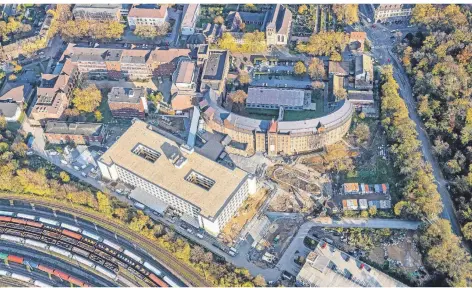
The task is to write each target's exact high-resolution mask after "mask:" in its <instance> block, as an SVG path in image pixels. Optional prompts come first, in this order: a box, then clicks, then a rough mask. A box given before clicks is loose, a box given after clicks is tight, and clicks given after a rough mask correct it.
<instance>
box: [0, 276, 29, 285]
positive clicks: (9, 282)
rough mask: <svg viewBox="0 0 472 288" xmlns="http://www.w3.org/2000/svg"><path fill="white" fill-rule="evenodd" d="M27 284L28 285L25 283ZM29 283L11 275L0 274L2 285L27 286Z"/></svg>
mask: <svg viewBox="0 0 472 288" xmlns="http://www.w3.org/2000/svg"><path fill="white" fill-rule="evenodd" d="M25 284H26V285H25ZM27 285H28V284H27V283H25V282H22V281H20V280H16V279H12V278H10V277H5V276H0V287H26V286H27Z"/></svg>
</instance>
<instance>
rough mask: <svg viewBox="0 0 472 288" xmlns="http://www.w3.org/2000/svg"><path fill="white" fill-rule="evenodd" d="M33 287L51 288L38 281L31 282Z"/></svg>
mask: <svg viewBox="0 0 472 288" xmlns="http://www.w3.org/2000/svg"><path fill="white" fill-rule="evenodd" d="M33 285H34V286H36V287H45V288H46V287H52V286H51V285H48V284H46V283H44V282H42V281H39V280H34V282H33Z"/></svg>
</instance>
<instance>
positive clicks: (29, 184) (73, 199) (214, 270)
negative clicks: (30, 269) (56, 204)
mask: <svg viewBox="0 0 472 288" xmlns="http://www.w3.org/2000/svg"><path fill="white" fill-rule="evenodd" d="M15 136H17V135H15V134H14V133H12V132H11V131H9V130H7V129H6V121H5V119H4V118H3V117H0V191H2V192H7V193H17V194H30V195H33V196H40V197H43V198H45V199H47V198H49V199H55V200H59V201H64V202H70V203H71V204H77V205H80V206H84V207H86V208H89V209H92V210H94V211H96V212H99V213H101V214H103V216H104V217H108V218H113V219H115V220H118V221H122V222H123V224H125V225H126V226H127V227H129V228H130V229H131V230H133V231H135V232H136V233H140V234H141V235H143V236H145V237H147V238H148V239H150V240H153V241H155V243H156V245H160V246H162V247H163V248H165V249H167V250H168V251H170V252H171V253H173V254H174V255H175V256H176V257H177V258H179V259H180V260H181V261H182V262H184V263H187V264H189V265H190V266H192V267H194V268H195V270H196V271H197V272H198V273H200V275H202V276H203V277H204V278H205V279H207V281H209V282H210V283H212V284H213V286H232V287H235V286H244V287H253V286H265V281H264V278H262V277H261V276H257V277H253V276H252V275H251V274H250V273H249V271H248V270H247V269H241V268H236V267H235V266H233V265H231V264H229V263H226V262H224V261H223V260H221V259H220V260H219V261H216V259H215V256H214V255H213V254H212V253H211V252H209V251H206V250H205V249H204V248H202V247H200V246H198V245H196V244H190V243H189V242H188V241H187V240H186V239H185V238H183V237H181V236H179V235H178V234H176V233H175V232H174V231H173V230H172V229H168V228H165V227H164V226H162V225H160V224H156V223H155V222H154V221H153V220H152V219H151V218H149V216H147V215H145V214H144V213H143V212H142V211H137V210H136V209H135V208H133V207H129V206H128V204H126V203H123V202H120V201H119V200H118V199H116V198H114V197H109V196H108V195H107V194H105V193H102V192H100V191H93V190H91V189H90V188H88V187H86V186H83V185H81V184H79V183H78V182H75V181H72V180H71V178H70V176H69V175H68V174H67V173H66V172H64V171H59V169H57V168H56V167H55V166H53V165H51V164H49V163H48V162H46V161H44V160H43V159H41V158H39V157H36V156H30V157H27V158H26V157H25V155H26V151H27V150H28V148H27V146H26V144H25V143H24V138H23V137H22V136H21V135H18V137H16V138H15Z"/></svg>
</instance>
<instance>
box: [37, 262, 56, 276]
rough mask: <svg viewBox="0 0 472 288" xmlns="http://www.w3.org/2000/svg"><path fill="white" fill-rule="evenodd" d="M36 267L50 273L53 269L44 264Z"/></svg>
mask: <svg viewBox="0 0 472 288" xmlns="http://www.w3.org/2000/svg"><path fill="white" fill-rule="evenodd" d="M38 269H39V270H41V271H43V272H46V273H48V274H52V273H53V272H54V269H52V268H49V267H48V266H44V265H43V264H39V265H38Z"/></svg>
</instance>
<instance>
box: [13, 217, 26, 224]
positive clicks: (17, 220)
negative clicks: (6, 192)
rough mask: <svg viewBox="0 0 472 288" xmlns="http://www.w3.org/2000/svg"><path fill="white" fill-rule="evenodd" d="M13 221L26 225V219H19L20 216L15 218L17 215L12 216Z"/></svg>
mask: <svg viewBox="0 0 472 288" xmlns="http://www.w3.org/2000/svg"><path fill="white" fill-rule="evenodd" d="M11 222H12V223H17V224H22V225H26V220H24V219H19V218H15V217H12V218H11Z"/></svg>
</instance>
